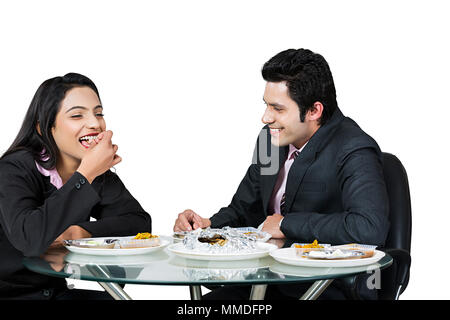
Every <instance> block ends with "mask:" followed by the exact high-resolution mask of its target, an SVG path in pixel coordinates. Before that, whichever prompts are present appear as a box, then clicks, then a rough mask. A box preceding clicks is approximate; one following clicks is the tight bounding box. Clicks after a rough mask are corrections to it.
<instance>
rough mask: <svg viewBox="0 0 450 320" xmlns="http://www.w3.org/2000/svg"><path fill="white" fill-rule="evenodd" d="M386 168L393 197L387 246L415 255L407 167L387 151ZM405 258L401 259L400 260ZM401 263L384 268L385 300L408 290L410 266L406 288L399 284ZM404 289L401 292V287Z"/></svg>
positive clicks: (390, 207) (383, 292)
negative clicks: (397, 278) (398, 277)
mask: <svg viewBox="0 0 450 320" xmlns="http://www.w3.org/2000/svg"><path fill="white" fill-rule="evenodd" d="M383 160H384V162H383V170H384V178H385V182H386V188H387V192H388V196H389V221H390V223H391V225H390V229H389V234H388V237H387V239H386V244H385V247H386V248H389V249H403V250H406V251H407V252H408V253H409V254H411V228H412V217H411V197H410V192H409V183H408V176H407V174H406V170H405V168H404V167H403V165H402V163H401V162H400V160H399V159H398V158H397V157H396V156H394V155H392V154H390V153H383ZM400 260H401V259H400ZM398 263H402V261H397V262H394V264H393V265H392V266H391V267H389V268H387V269H384V270H383V271H382V273H381V284H382V288H381V290H379V292H378V295H379V298H381V299H393V298H394V297H396V296H397V297H398V295H399V294H400V293H401V292H403V291H404V290H405V289H406V286H407V284H408V281H409V267H408V272H407V275H406V280H405V283H404V284H403V286H402V288H397V287H396V281H395V279H396V277H397V273H398V272H399V270H401V268H400V269H399V265H398ZM399 289H400V290H401V291H398V290H399Z"/></svg>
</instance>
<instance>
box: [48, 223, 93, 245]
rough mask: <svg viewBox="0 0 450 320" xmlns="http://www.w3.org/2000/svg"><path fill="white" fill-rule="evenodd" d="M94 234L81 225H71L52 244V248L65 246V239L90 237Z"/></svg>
mask: <svg viewBox="0 0 450 320" xmlns="http://www.w3.org/2000/svg"><path fill="white" fill-rule="evenodd" d="M90 237H92V235H91V234H90V233H89V232H87V231H86V230H85V229H83V228H82V227H80V226H76V225H73V226H70V227H68V228H67V229H66V230H65V231H64V232H63V233H61V234H60V235H59V236H58V238H56V240H55V241H53V243H52V244H51V245H50V247H49V248H50V249H52V248H58V247H61V246H63V240H75V239H81V238H90Z"/></svg>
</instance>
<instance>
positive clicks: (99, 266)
mask: <svg viewBox="0 0 450 320" xmlns="http://www.w3.org/2000/svg"><path fill="white" fill-rule="evenodd" d="M270 242H273V243H276V244H277V245H278V247H282V246H283V242H282V243H280V242H279V240H275V241H272V240H269V243H270ZM284 246H287V243H284ZM23 264H24V265H25V267H26V268H27V269H29V270H31V271H34V272H37V273H40V274H45V275H48V276H54V277H62V278H72V279H79V280H87V281H97V282H116V283H128V284H153V285H191V286H195V285H226V284H241V285H257V284H287V283H299V282H310V281H317V280H324V279H337V278H343V277H348V276H351V275H356V274H364V273H366V274H369V273H370V274H371V273H373V272H374V270H377V269H383V268H386V267H388V266H390V265H391V264H392V257H391V256H389V255H388V254H386V255H384V256H383V257H382V258H381V260H379V261H377V262H375V263H372V264H369V265H364V266H357V267H352V266H350V267H306V266H295V265H289V264H286V263H281V262H278V261H276V260H275V259H274V258H272V257H271V256H265V257H260V258H255V259H242V260H237V261H215V260H196V259H190V258H186V257H182V256H179V255H176V254H174V253H173V252H171V251H170V250H169V249H168V247H165V248H162V249H161V250H157V251H151V252H148V253H146V254H139V255H125V256H95V255H85V254H79V253H73V252H69V251H68V250H67V249H65V248H60V249H56V250H49V251H48V252H46V253H45V254H44V255H43V256H41V257H39V258H24V260H23Z"/></svg>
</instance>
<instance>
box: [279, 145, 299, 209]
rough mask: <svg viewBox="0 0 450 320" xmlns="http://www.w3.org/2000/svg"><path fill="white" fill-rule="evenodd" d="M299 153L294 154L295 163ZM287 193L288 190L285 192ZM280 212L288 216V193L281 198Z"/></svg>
mask: <svg viewBox="0 0 450 320" xmlns="http://www.w3.org/2000/svg"><path fill="white" fill-rule="evenodd" d="M299 153H300V152H299V151H295V152H294V153H293V154H292V156H291V157H292V158H294V161H295V159H297V157H298V155H299ZM286 174H288V172H287V173H286ZM285 191H286V190H285ZM280 211H281V215H283V216H284V215H285V214H286V192H284V193H283V196H282V197H281V201H280Z"/></svg>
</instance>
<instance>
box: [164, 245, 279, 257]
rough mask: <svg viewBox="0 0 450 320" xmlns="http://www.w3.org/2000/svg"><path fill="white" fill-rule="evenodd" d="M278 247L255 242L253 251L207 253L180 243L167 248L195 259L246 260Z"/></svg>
mask: <svg viewBox="0 0 450 320" xmlns="http://www.w3.org/2000/svg"><path fill="white" fill-rule="evenodd" d="M277 248H278V247H277V246H276V245H274V244H270V243H263V242H257V243H256V249H255V251H253V252H246V253H225V254H219V253H207V252H199V251H193V250H188V249H186V248H185V247H184V245H183V244H182V243H175V244H173V245H171V246H169V247H168V248H167V250H169V251H170V252H172V253H173V254H175V255H177V256H180V257H183V258H188V259H195V260H216V261H233V260H247V259H256V258H262V257H265V256H267V255H269V254H270V252H271V251H273V250H275V249H277Z"/></svg>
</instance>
